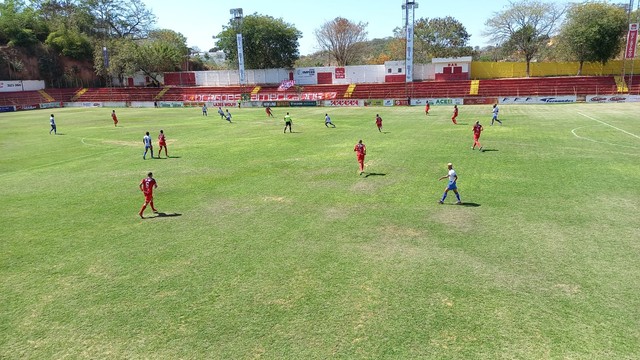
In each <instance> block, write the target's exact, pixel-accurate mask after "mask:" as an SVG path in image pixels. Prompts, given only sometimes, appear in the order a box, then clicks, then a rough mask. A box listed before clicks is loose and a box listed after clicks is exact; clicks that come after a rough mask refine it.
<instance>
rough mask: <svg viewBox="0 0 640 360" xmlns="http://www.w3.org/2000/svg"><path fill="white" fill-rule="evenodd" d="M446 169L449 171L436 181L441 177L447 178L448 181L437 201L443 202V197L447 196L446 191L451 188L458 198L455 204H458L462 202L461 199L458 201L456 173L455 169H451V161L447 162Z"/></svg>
mask: <svg viewBox="0 0 640 360" xmlns="http://www.w3.org/2000/svg"><path fill="white" fill-rule="evenodd" d="M447 169H449V172H448V173H447V175H445V176H442V177H440V178H439V179H438V181H440V180H442V179H446V178H449V183H448V184H447V187H446V188H445V189H444V194H442V199H440V200H439V201H438V203H440V204H444V199H446V198H447V193H448V192H449V190H453V192H454V193H455V194H456V198H458V201H457V202H456V204H457V205H460V204H462V201H460V194H459V193H458V186H457V185H456V182H457V181H458V174H456V171H455V170H453V164H452V163H448V164H447Z"/></svg>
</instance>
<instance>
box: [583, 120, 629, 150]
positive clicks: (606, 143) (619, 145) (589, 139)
mask: <svg viewBox="0 0 640 360" xmlns="http://www.w3.org/2000/svg"><path fill="white" fill-rule="evenodd" d="M592 126H598V125H588V126H580V127H577V128H575V129H573V130H571V133H572V134H573V136H575V137H577V138H578V139H582V140H587V141H591V142H594V143H598V144H605V145H613V146H618V147H626V148H631V149H637V148H638V147H637V146H631V145H622V144H615V143H610V142H606V141H599V140H594V139H591V138H588V137H584V136H580V135H578V133H577V132H576V131H578V130H580V129H584V128H588V127H592Z"/></svg>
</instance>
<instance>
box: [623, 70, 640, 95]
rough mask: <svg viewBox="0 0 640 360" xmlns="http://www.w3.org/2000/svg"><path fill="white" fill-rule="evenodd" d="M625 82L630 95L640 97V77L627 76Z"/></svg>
mask: <svg viewBox="0 0 640 360" xmlns="http://www.w3.org/2000/svg"><path fill="white" fill-rule="evenodd" d="M624 81H625V82H626V84H627V88H628V89H629V94H633V95H640V76H638V75H635V76H630V75H627V76H625V77H624Z"/></svg>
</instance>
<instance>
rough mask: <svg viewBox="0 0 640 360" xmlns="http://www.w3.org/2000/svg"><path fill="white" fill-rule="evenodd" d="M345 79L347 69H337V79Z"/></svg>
mask: <svg viewBox="0 0 640 360" xmlns="http://www.w3.org/2000/svg"><path fill="white" fill-rule="evenodd" d="M344 78H345V69H344V68H343V67H337V68H336V79H344Z"/></svg>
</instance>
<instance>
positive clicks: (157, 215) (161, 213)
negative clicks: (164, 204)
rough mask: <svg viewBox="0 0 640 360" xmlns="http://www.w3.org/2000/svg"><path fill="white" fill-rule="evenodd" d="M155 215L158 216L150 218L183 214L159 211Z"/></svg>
mask: <svg viewBox="0 0 640 360" xmlns="http://www.w3.org/2000/svg"><path fill="white" fill-rule="evenodd" d="M155 215H156V216H152V217H149V219H155V218H165V217H176V216H182V214H179V213H164V212H159V213H156V214H155Z"/></svg>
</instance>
